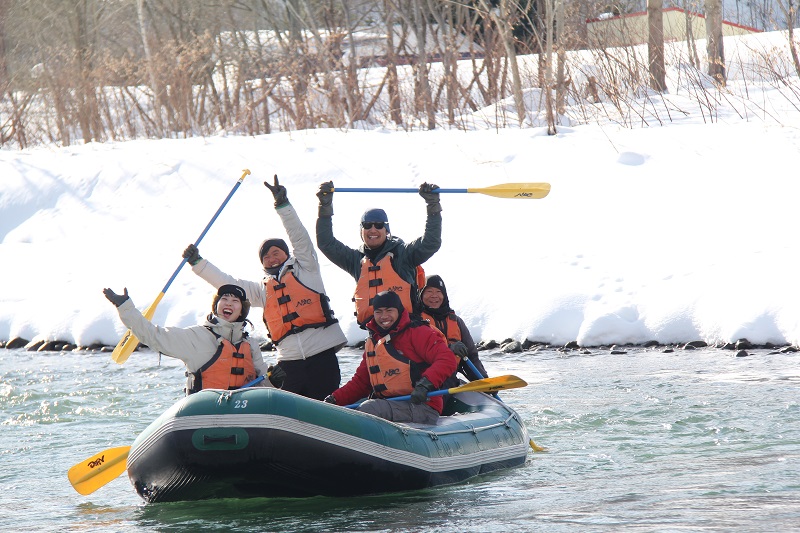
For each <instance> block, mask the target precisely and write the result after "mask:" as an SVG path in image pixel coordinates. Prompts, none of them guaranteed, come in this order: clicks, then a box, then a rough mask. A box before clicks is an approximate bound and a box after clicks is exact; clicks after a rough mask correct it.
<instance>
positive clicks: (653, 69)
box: [647, 0, 667, 93]
mask: <svg viewBox="0 0 800 533" xmlns="http://www.w3.org/2000/svg"><path fill="white" fill-rule="evenodd" d="M647 28H648V32H647V35H648V37H647V56H648V63H649V66H650V87H651V88H652V89H653V90H654V91H658V92H660V93H663V92H665V91H666V90H667V82H666V77H667V76H666V70H665V67H664V16H663V14H662V0H647Z"/></svg>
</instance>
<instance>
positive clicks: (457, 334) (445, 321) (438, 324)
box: [420, 312, 461, 344]
mask: <svg viewBox="0 0 800 533" xmlns="http://www.w3.org/2000/svg"><path fill="white" fill-rule="evenodd" d="M420 316H421V317H422V318H424V319H425V320H427V321H428V322H430V324H431V326H433V327H435V328H436V329H438V330H439V331H441V332H442V333H443V334H444V336H445V338H446V339H447V342H448V344H449V343H453V342H456V341H460V340H461V328H460V327H458V321H457V320H456V314H455V313H453V312H450V313H447V316H446V317H444V318H440V319H438V320H437V319H436V318H434V317H433V315H430V314H428V313H425V312H422V313H420Z"/></svg>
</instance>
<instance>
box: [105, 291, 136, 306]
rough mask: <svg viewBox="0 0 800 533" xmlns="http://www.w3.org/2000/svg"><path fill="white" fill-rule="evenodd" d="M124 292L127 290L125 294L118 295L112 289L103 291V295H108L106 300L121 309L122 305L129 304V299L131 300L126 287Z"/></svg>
mask: <svg viewBox="0 0 800 533" xmlns="http://www.w3.org/2000/svg"><path fill="white" fill-rule="evenodd" d="M124 290H125V293H124V294H117V293H115V292H114V291H112V290H111V289H103V294H105V295H106V298H107V299H108V301H109V302H111V303H112V304H114V305H116V306H117V307H119V306H120V305H122V304H124V303H125V302H127V301H128V299H129V298H130V297H129V296H128V287H125V289H124Z"/></svg>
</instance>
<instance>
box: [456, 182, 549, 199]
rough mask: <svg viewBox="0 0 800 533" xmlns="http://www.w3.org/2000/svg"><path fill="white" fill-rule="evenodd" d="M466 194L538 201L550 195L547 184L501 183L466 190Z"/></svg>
mask: <svg viewBox="0 0 800 533" xmlns="http://www.w3.org/2000/svg"><path fill="white" fill-rule="evenodd" d="M467 192H477V193H480V194H486V195H489V196H495V197H497V198H521V199H533V200H538V199H539V198H544V197H545V196H547V195H548V194H550V184H549V183H502V184H500V185H492V186H491V187H478V188H474V189H473V188H468V189H467Z"/></svg>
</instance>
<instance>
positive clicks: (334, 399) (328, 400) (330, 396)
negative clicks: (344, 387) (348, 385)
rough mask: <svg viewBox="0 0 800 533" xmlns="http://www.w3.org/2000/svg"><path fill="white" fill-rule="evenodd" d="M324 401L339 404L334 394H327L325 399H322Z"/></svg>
mask: <svg viewBox="0 0 800 533" xmlns="http://www.w3.org/2000/svg"><path fill="white" fill-rule="evenodd" d="M322 401H323V402H325V403H332V404H333V405H338V404H337V403H336V398H334V397H333V394H328V395H327V396H325V399H324V400H322Z"/></svg>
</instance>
